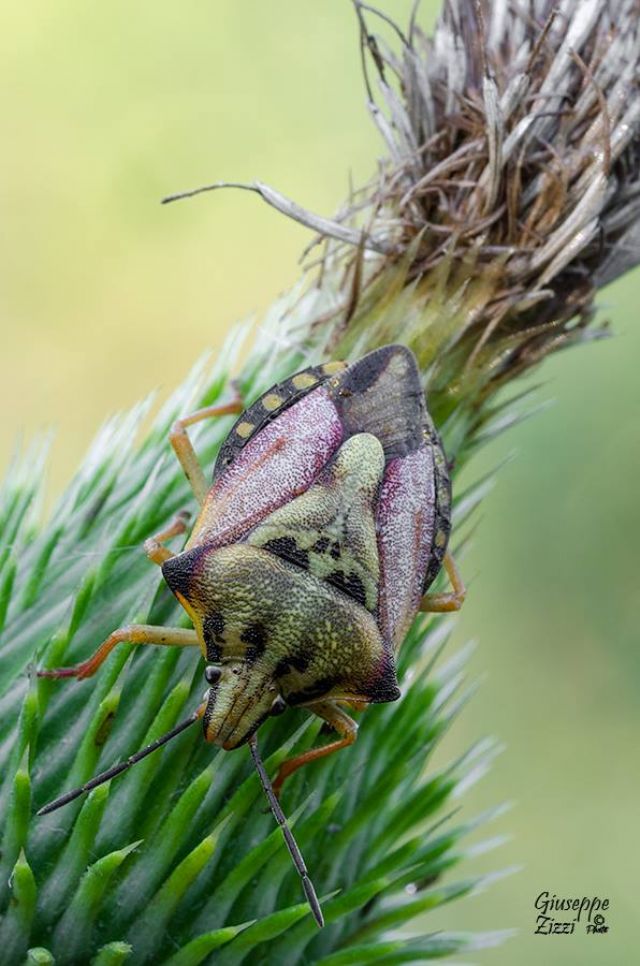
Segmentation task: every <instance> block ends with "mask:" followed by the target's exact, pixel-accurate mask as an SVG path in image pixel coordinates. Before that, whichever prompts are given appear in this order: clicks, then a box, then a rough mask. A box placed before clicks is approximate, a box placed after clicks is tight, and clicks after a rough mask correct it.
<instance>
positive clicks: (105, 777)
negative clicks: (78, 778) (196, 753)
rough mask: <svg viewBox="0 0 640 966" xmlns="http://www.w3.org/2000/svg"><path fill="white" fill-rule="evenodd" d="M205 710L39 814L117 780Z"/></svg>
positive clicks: (62, 797) (194, 714)
mask: <svg viewBox="0 0 640 966" xmlns="http://www.w3.org/2000/svg"><path fill="white" fill-rule="evenodd" d="M204 709H205V704H201V705H200V706H199V707H198V708H196V710H195V711H194V712H193V713H192V714H190V715H189V717H188V718H185V720H184V721H181V722H180V724H177V725H176V726H175V728H172V729H171V731H167V733H166V734H165V735H162V736H161V737H160V738H156V740H155V741H152V742H151V744H150V745H147V746H146V748H142V750H141V751H138V752H136V754H135V755H131V756H130V757H129V758H127V759H126V761H121V762H118V764H117V765H112V766H111V768H108V769H107V770H106V771H103V772H101V773H100V774H99V775H95V776H94V777H93V778H92V779H90V781H88V782H86V783H85V784H84V785H80V787H79V788H74V789H73V791H71V792H66V794H64V795H61V796H60V798H56V799H54V800H53V801H52V802H49V804H48V805H43V807H42V808H41V809H39V810H38V812H37V814H38V815H47V814H48V813H49V812H54V811H55V810H56V809H57V808H62V806H63V805H67V804H68V803H69V802H72V801H73V800H74V798H79V796H80V795H83V794H84V793H85V792H90V791H91V789H92V788H97V787H98V785H102V783H103V782H108V781H109V780H110V779H111V778H115V777H116V775H120V774H121V773H122V772H123V771H126V770H127V768H131V766H132V765H135V764H137V762H139V761H142V759H143V758H146V757H147V755H150V754H151V752H152V751H156V750H157V749H158V748H161V747H162V746H163V745H166V743H167V742H168V741H171V739H172V738H175V737H177V735H179V734H181V732H183V731H186V729H187V728H189V727H190V726H191V725H192V724H195V722H196V721H197V720H198V718H201V717H202V715H203V714H204Z"/></svg>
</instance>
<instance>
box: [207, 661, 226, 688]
mask: <svg viewBox="0 0 640 966" xmlns="http://www.w3.org/2000/svg"><path fill="white" fill-rule="evenodd" d="M221 675H222V671H221V669H220V668H219V667H216V666H215V665H214V664H208V665H207V666H206V668H205V669H204V678H205V681H206V682H207V684H217V683H218V681H219V680H220V677H221Z"/></svg>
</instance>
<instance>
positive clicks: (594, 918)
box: [534, 892, 609, 936]
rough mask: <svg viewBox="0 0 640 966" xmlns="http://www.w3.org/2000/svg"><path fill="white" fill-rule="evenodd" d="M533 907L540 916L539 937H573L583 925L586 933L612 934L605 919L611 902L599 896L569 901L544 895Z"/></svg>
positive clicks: (546, 893) (548, 893)
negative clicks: (571, 935) (572, 934)
mask: <svg viewBox="0 0 640 966" xmlns="http://www.w3.org/2000/svg"><path fill="white" fill-rule="evenodd" d="M534 907H535V909H536V912H537V917H536V928H535V929H534V933H535V934H536V935H538V936H554V935H555V936H557V935H570V934H571V933H574V932H576V931H577V929H578V928H579V926H580V924H581V923H582V925H583V926H584V928H585V930H586V932H587V933H605V932H609V926H608V925H607V924H606V920H605V917H604V913H605V912H606V911H607V910H608V908H609V900H608V899H601V898H600V896H576V897H571V896H569V897H567V896H557V895H556V894H555V893H554V892H541V893H540V895H539V896H538V897H537V899H536V901H535V902H534ZM558 914H559V915H558Z"/></svg>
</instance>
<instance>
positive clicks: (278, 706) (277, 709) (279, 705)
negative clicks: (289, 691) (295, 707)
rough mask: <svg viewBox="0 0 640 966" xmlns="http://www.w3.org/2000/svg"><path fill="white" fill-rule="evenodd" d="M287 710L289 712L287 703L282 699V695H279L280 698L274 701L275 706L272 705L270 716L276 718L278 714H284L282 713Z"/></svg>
mask: <svg viewBox="0 0 640 966" xmlns="http://www.w3.org/2000/svg"><path fill="white" fill-rule="evenodd" d="M286 710H287V703H286V701H285V700H284V698H283V697H282V695H281V694H279V695H278V697H277V698H275V699H274V701H273V704H272V705H271V711H270V714H272V715H274V716H275V715H278V714H282V712H283V711H286Z"/></svg>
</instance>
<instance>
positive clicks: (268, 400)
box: [262, 392, 282, 412]
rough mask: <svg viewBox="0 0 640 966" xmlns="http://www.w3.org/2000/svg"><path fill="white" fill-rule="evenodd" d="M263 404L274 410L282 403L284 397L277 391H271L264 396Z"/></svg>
mask: <svg viewBox="0 0 640 966" xmlns="http://www.w3.org/2000/svg"><path fill="white" fill-rule="evenodd" d="M262 405H263V406H264V408H265V409H266V410H268V411H269V412H273V410H274V409H277V408H278V406H280V405H282V399H281V398H280V396H278V395H277V394H276V393H275V392H270V393H267V395H266V396H263V398H262Z"/></svg>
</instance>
